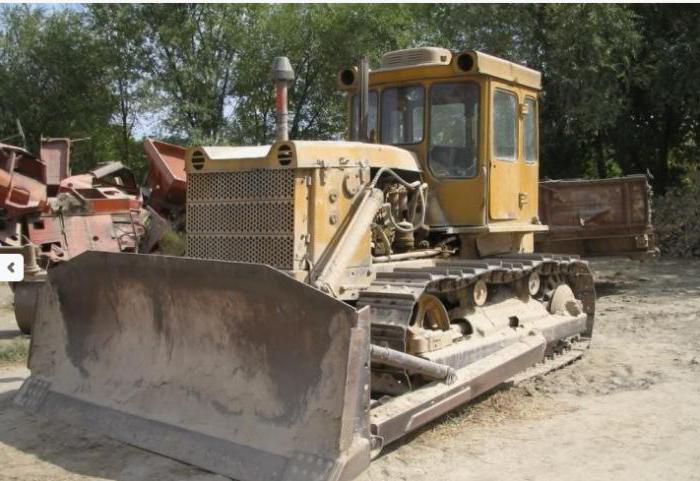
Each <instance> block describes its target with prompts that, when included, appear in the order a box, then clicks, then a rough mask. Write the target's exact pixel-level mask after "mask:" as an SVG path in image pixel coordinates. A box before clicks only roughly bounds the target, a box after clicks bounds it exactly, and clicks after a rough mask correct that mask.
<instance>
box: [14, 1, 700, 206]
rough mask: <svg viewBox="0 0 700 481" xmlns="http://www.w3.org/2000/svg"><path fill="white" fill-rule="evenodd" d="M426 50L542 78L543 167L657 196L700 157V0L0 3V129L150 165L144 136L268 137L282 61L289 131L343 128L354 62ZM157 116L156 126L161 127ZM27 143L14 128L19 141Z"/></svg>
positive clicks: (321, 134)
mask: <svg viewBox="0 0 700 481" xmlns="http://www.w3.org/2000/svg"><path fill="white" fill-rule="evenodd" d="M417 45H442V46H445V47H448V48H450V49H452V50H459V49H465V48H474V49H479V50H483V51H485V52H488V53H492V54H495V55H499V56H502V57H505V58H508V59H511V60H514V61H516V62H520V63H523V64H525V65H528V66H530V67H532V68H535V69H538V70H540V71H542V73H543V82H544V91H543V95H542V100H541V105H542V110H541V121H540V123H541V126H542V130H541V136H540V137H541V144H542V148H541V152H542V155H541V158H542V174H543V175H544V176H549V177H554V178H556V177H572V176H593V177H596V176H598V177H606V176H612V175H619V174H627V173H636V172H645V171H647V170H648V171H649V172H650V173H651V174H653V176H654V184H655V189H656V191H657V192H659V193H663V192H665V190H666V189H667V187H668V188H671V187H673V186H676V185H680V184H681V183H683V182H686V183H688V182H692V179H693V178H692V176H691V174H690V173H691V172H692V171H693V169H694V168H695V167H696V166H697V164H698V158H699V157H700V152H699V149H700V147H699V145H700V141H699V139H700V89H697V88H696V87H695V79H697V78H698V76H699V75H700V56H698V55H697V54H696V52H697V51H698V50H700V9H698V8H697V7H694V6H685V5H682V6H679V5H674V6H667V5H583V4H581V5H577V4H568V5H557V4H535V5H511V4H434V5H427V4H413V5H384V4H333V5H329V4H267V5H265V4H235V5H233V4H180V5H158V4H131V5H126V4H122V5H117V4H101V5H90V6H88V7H80V8H77V9H76V8H63V9H61V8H58V9H52V10H50V11H49V10H44V9H42V8H41V7H32V6H6V7H2V8H1V9H0V98H2V99H3V105H2V107H3V108H2V109H0V137H7V136H10V135H12V134H14V133H15V132H16V120H18V119H19V120H20V121H21V123H22V125H23V126H24V129H25V131H26V133H27V140H28V144H29V147H30V148H31V149H35V148H36V146H37V144H38V140H39V137H40V135H41V134H44V135H51V136H70V137H91V139H92V140H90V141H87V142H82V143H79V144H76V147H75V153H74V158H76V159H78V162H77V164H76V165H75V166H74V167H75V169H76V170H79V169H82V168H85V167H88V166H91V165H93V164H94V163H95V162H98V161H104V160H122V161H125V162H126V163H127V164H128V165H130V166H131V167H133V168H134V169H135V170H137V171H138V172H139V173H143V172H144V171H145V169H146V161H145V157H144V155H143V152H142V150H141V148H140V146H139V145H138V144H139V142H138V138H139V137H141V136H143V135H144V134H148V135H158V136H160V137H165V138H168V139H169V140H174V141H176V142H179V143H185V144H194V143H212V144H241V145H248V144H263V143H268V142H270V141H271V140H272V138H273V134H274V92H273V88H272V84H271V79H270V65H271V62H272V59H273V58H274V57H275V56H279V55H287V56H288V57H289V58H290V59H291V61H292V65H293V67H294V70H295V72H296V77H295V79H294V82H293V85H292V88H291V90H290V97H289V100H290V114H291V115H290V117H291V119H292V121H291V135H292V137H293V138H297V139H311V138H318V139H329V138H339V137H341V136H342V135H343V132H344V130H345V107H344V106H345V103H344V96H343V95H342V94H341V93H340V92H338V90H337V88H336V85H335V73H336V72H337V71H338V69H339V68H340V67H342V66H347V65H353V64H355V65H356V64H357V62H358V60H359V58H360V57H361V56H362V55H368V56H369V57H370V60H371V64H372V65H375V66H376V65H377V64H378V61H379V58H380V56H381V54H382V53H383V52H386V51H389V50H393V49H398V48H406V47H411V46H417ZM149 124H150V125H149ZM15 140H16V139H15Z"/></svg>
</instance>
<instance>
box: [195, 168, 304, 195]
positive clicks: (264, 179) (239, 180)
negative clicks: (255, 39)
mask: <svg viewBox="0 0 700 481" xmlns="http://www.w3.org/2000/svg"><path fill="white" fill-rule="evenodd" d="M190 177H192V182H190V179H189V178H188V179H187V199H188V200H189V201H190V202H199V201H215V202H226V201H230V200H266V199H287V198H288V199H291V198H292V196H293V195H294V171H292V170H253V171H250V172H204V173H201V174H200V173H192V175H191V176H190Z"/></svg>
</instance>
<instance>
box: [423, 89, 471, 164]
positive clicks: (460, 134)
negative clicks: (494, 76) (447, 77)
mask: <svg viewBox="0 0 700 481" xmlns="http://www.w3.org/2000/svg"><path fill="white" fill-rule="evenodd" d="M429 139H430V150H429V152H428V159H429V165H430V170H431V172H432V173H433V174H434V175H435V176H437V177H474V176H476V173H477V159H478V155H479V85H478V84H476V83H474V82H461V83H440V84H435V85H433V86H432V88H431V89H430V137H429Z"/></svg>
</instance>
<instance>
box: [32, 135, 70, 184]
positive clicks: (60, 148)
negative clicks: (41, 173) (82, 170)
mask: <svg viewBox="0 0 700 481" xmlns="http://www.w3.org/2000/svg"><path fill="white" fill-rule="evenodd" d="M70 147H71V140H70V139H67V138H55V139H41V149H40V151H39V157H40V158H41V160H43V161H44V162H45V163H46V186H47V189H48V193H49V195H50V196H52V195H56V193H57V192H58V186H59V185H60V183H61V181H62V180H63V179H65V178H66V177H68V176H69V175H70Z"/></svg>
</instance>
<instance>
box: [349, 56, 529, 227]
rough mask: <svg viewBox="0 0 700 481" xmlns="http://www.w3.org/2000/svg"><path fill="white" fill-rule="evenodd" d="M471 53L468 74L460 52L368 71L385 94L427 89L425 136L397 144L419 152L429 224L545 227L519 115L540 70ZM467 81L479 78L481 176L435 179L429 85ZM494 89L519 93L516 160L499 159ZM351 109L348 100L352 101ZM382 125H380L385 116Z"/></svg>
mask: <svg viewBox="0 0 700 481" xmlns="http://www.w3.org/2000/svg"><path fill="white" fill-rule="evenodd" d="M469 54H470V55H473V56H474V58H475V59H476V62H475V66H474V68H473V69H472V70H471V71H469V72H466V73H465V72H463V71H461V70H459V69H458V68H457V67H456V65H455V58H456V56H455V57H454V58H453V61H452V63H451V64H448V65H440V64H435V65H419V66H415V67H410V66H409V67H401V68H392V69H379V70H376V71H373V72H370V85H369V86H370V89H373V90H377V91H378V94H379V98H380V99H381V94H382V91H383V90H384V89H386V88H391V87H396V86H405V85H417V84H420V85H423V86H424V88H425V107H424V111H425V113H426V118H425V129H424V133H425V135H424V139H423V141H422V142H421V143H419V144H414V145H401V146H399V147H402V148H404V149H406V150H408V151H410V152H413V153H415V154H416V156H417V158H418V160H419V161H420V164H421V168H422V171H423V178H424V180H425V181H426V182H427V183H428V184H429V188H430V189H429V192H430V194H429V195H430V200H431V205H430V208H429V214H428V219H427V223H428V224H429V225H431V226H433V227H446V226H449V227H461V226H486V231H487V232H488V231H493V232H496V231H498V232H504V231H506V230H508V229H511V230H512V231H518V232H521V231H528V230H532V231H535V230H541V229H542V228H543V227H542V226H539V225H535V224H533V220H534V219H535V218H536V216H537V201H538V199H537V192H538V189H537V183H538V181H539V162H534V163H526V162H525V159H524V137H523V133H524V116H523V115H520V105H522V104H523V103H524V102H525V98H526V96H530V97H533V98H535V99H537V97H538V94H539V88H540V86H541V74H540V73H539V72H537V71H535V70H532V69H529V68H527V67H523V66H520V65H517V64H514V63H512V62H508V61H506V60H503V59H499V58H496V57H493V56H490V55H486V54H482V53H480V52H469ZM468 81H471V82H477V83H478V84H479V85H480V91H481V94H480V95H481V96H480V107H481V118H480V147H479V160H478V168H477V172H478V175H477V176H476V177H474V178H470V179H445V178H436V177H434V176H433V175H432V173H431V172H430V170H429V168H428V162H427V158H428V142H429V139H428V135H429V132H430V118H429V98H430V88H431V86H432V85H434V84H436V83H439V82H468ZM496 88H500V89H503V90H507V91H509V92H512V93H514V94H515V95H516V96H517V101H518V104H519V108H518V114H519V115H518V133H517V140H518V141H517V144H518V145H517V158H516V159H515V161H503V160H498V159H496V158H495V155H494V153H493V140H494V135H493V132H494V128H493V125H492V122H493V115H492V112H493V93H494V91H495V89H496ZM380 102H381V100H380ZM349 108H350V102H348V109H349ZM379 110H380V112H379V117H381V107H380V108H379ZM348 118H350V114H349V115H348ZM379 125H381V118H380V119H379ZM378 141H381V139H379V140H378ZM498 226H501V227H498ZM509 226H511V227H509Z"/></svg>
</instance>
